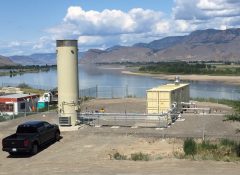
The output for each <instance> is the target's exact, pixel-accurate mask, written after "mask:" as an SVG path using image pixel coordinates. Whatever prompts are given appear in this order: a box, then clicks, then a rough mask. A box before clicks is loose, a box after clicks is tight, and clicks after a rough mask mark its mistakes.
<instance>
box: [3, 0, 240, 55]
mask: <svg viewBox="0 0 240 175" xmlns="http://www.w3.org/2000/svg"><path fill="white" fill-rule="evenodd" d="M239 7H240V1H239V0H175V2H174V6H173V8H172V13H171V14H168V15H166V14H164V13H163V12H161V11H156V10H151V9H142V8H133V9H130V10H129V11H127V12H124V11H121V10H117V9H104V10H102V11H96V10H88V11H87V10H84V9H83V8H82V7H80V6H71V7H69V8H68V9H67V11H66V14H65V16H64V18H63V19H62V21H60V22H59V24H58V25H56V26H53V27H50V28H48V29H47V30H46V35H45V36H43V37H41V38H39V39H38V40H37V41H30V42H26V41H12V42H7V43H6V42H5V43H4V42H3V43H4V44H1V43H0V54H3V53H6V54H7V55H14V54H16V53H35V52H54V51H55V40H57V39H78V40H79V50H81V51H83V50H87V49H89V48H107V47H111V46H114V45H132V44H135V43H137V42H150V41H152V40H155V39H160V38H162V37H166V36H173V35H185V34H188V33H190V32H192V31H194V30H199V29H208V28H215V29H227V28H233V27H240V8H239ZM10 51H11V52H10Z"/></svg>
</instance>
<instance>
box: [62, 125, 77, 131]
mask: <svg viewBox="0 0 240 175" xmlns="http://www.w3.org/2000/svg"><path fill="white" fill-rule="evenodd" d="M59 129H60V131H61V132H65V131H77V130H78V129H79V126H59Z"/></svg>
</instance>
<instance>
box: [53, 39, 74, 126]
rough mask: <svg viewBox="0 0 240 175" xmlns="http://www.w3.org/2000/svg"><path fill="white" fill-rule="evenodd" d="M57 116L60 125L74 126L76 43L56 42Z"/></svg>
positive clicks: (71, 41) (67, 41)
mask: <svg viewBox="0 0 240 175" xmlns="http://www.w3.org/2000/svg"><path fill="white" fill-rule="evenodd" d="M56 52H57V77H58V114H59V124H60V125H71V126H74V125H76V121H77V112H78V109H79V105H78V98H79V82H78V81H79V80H78V41H77V40H57V50H56Z"/></svg>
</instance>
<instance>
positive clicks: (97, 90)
mask: <svg viewBox="0 0 240 175" xmlns="http://www.w3.org/2000/svg"><path fill="white" fill-rule="evenodd" d="M96 98H98V85H96Z"/></svg>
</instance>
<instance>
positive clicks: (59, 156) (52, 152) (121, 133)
mask: <svg viewBox="0 0 240 175" xmlns="http://www.w3.org/2000/svg"><path fill="white" fill-rule="evenodd" d="M144 105H145V101H144V99H114V100H91V101H89V102H87V103H85V104H84V106H85V108H83V109H86V107H87V108H88V110H96V109H99V108H101V107H102V106H104V107H105V110H106V112H123V111H125V110H127V112H138V113H139V112H145V111H144V110H145V108H144ZM199 105H203V106H204V105H207V106H209V105H212V107H214V108H218V109H220V110H221V111H222V112H223V111H225V112H228V111H231V109H230V108H228V107H226V106H224V105H218V104H203V103H201V104H200V103H199ZM133 109H134V111H132V110H133ZM184 118H185V121H181V122H176V123H175V124H174V125H172V126H171V127H170V128H166V129H163V130H162V129H160V130H156V129H154V128H135V129H134V128H129V127H128V128H126V127H120V128H118V129H113V128H110V127H101V128H95V127H91V126H87V125H83V126H81V127H80V128H79V129H78V130H77V131H71V132H70V131H68V132H62V137H63V138H62V139H61V140H60V141H59V142H57V143H54V144H52V145H49V146H48V147H47V148H45V149H43V150H42V151H41V152H39V153H38V154H37V155H35V156H32V157H26V156H18V157H10V156H8V153H5V152H2V151H1V152H0V175H1V174H18V175H19V174H26V175H28V174H29V175H30V174H31V175H32V174H37V175H38V174H106V175H108V174H109V175H110V174H132V175H133V174H134V175H135V174H199V175H200V174H206V175H214V174H218V175H219V174H232V175H238V174H239V172H240V164H239V163H229V162H221V161H220V162H216V161H191V160H179V159H176V158H174V156H173V155H172V152H173V150H178V149H182V148H181V145H182V142H181V140H179V139H162V137H166V136H168V135H169V136H176V137H179V136H190V135H193V136H199V137H201V136H202V133H203V132H202V131H203V126H204V128H205V129H204V133H205V134H206V135H211V134H213V135H214V137H216V136H221V137H222V136H226V137H228V136H234V137H235V138H237V139H238V138H239V137H240V135H239V134H236V132H235V131H236V129H237V128H240V125H239V123H235V122H223V121H222V119H223V116H196V115H194V116H185V117H184ZM31 119H37V120H46V121H49V122H52V123H57V116H56V114H54V113H52V114H45V117H43V114H38V115H34V116H27V117H26V118H19V119H15V120H13V121H7V122H1V123H0V139H2V138H3V137H5V136H7V135H8V134H11V133H13V132H15V129H16V126H17V125H18V124H19V123H22V122H23V121H26V120H31ZM203 124H204V125H203ZM116 151H118V152H120V153H122V154H126V155H130V154H131V153H134V152H143V153H148V154H150V155H152V156H155V157H157V156H159V157H161V158H162V159H161V160H152V161H148V162H135V161H129V160H122V161H117V160H111V154H112V153H114V152H116Z"/></svg>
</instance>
